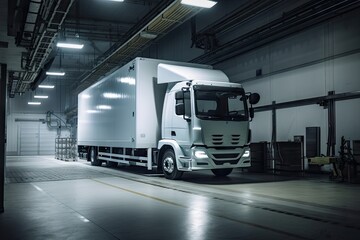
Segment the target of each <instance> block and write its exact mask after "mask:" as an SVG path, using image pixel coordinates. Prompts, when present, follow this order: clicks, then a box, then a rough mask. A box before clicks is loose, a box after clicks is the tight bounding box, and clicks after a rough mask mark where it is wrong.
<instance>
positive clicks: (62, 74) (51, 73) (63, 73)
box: [46, 72, 65, 76]
mask: <svg viewBox="0 0 360 240" xmlns="http://www.w3.org/2000/svg"><path fill="white" fill-rule="evenodd" d="M46 75H48V76H65V72H46Z"/></svg>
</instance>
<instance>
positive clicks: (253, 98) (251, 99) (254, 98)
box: [249, 93, 260, 104]
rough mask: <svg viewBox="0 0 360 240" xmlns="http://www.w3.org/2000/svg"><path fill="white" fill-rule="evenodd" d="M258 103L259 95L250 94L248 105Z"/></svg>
mask: <svg viewBox="0 0 360 240" xmlns="http://www.w3.org/2000/svg"><path fill="white" fill-rule="evenodd" d="M259 101H260V95H259V94H258V93H252V94H250V96H249V103H250V104H257V103H258V102H259Z"/></svg>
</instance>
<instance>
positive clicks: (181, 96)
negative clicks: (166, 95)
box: [175, 91, 184, 100]
mask: <svg viewBox="0 0 360 240" xmlns="http://www.w3.org/2000/svg"><path fill="white" fill-rule="evenodd" d="M175 100H184V92H183V91H179V92H176V93H175Z"/></svg>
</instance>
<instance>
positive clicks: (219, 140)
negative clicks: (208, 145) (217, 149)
mask: <svg viewBox="0 0 360 240" xmlns="http://www.w3.org/2000/svg"><path fill="white" fill-rule="evenodd" d="M212 143H213V144H214V145H222V144H223V143H224V136H223V135H221V134H214V135H212Z"/></svg>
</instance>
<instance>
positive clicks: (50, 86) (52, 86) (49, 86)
mask: <svg viewBox="0 0 360 240" xmlns="http://www.w3.org/2000/svg"><path fill="white" fill-rule="evenodd" d="M54 87H55V86H54V85H39V88H54Z"/></svg>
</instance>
